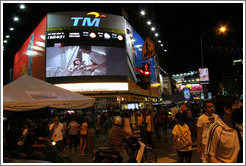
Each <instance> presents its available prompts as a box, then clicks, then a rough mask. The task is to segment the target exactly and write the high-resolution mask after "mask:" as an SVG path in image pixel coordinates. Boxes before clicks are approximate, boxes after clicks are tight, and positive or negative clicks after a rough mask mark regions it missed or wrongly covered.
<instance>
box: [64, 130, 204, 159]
mask: <svg viewBox="0 0 246 166" xmlns="http://www.w3.org/2000/svg"><path fill="white" fill-rule="evenodd" d="M171 132H172V130H171V129H168V130H167V135H166V137H165V138H164V140H162V141H158V139H157V138H156V137H155V136H153V142H154V146H155V147H154V148H153V150H154V152H155V153H156V156H157V162H158V163H176V162H177V161H178V156H177V153H176V152H175V151H174V150H173V148H172V144H173V140H172V134H171ZM192 141H193V146H192V147H193V154H192V160H191V161H192V163H201V160H200V159H199V154H198V153H197V151H196V137H192ZM98 145H99V147H107V146H108V141H107V135H106V134H102V135H100V138H99V140H98ZM65 153H66V154H67V155H69V156H70V158H71V160H72V162H73V163H92V162H93V161H92V158H93V156H92V155H91V156H90V155H87V156H84V157H81V156H80V154H79V151H77V152H75V151H72V152H65Z"/></svg>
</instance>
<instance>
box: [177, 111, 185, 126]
mask: <svg viewBox="0 0 246 166" xmlns="http://www.w3.org/2000/svg"><path fill="white" fill-rule="evenodd" d="M175 120H176V121H177V123H178V124H180V125H183V124H184V117H183V115H182V114H181V113H179V112H178V113H177V114H176V115H175Z"/></svg>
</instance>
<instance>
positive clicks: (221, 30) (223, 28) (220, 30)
mask: <svg viewBox="0 0 246 166" xmlns="http://www.w3.org/2000/svg"><path fill="white" fill-rule="evenodd" d="M211 31H214V30H207V31H204V32H203V33H202V34H201V37H200V45H201V63H202V68H204V62H203V47H202V39H203V36H204V35H205V34H206V33H208V32H211ZM226 31H227V28H226V27H225V26H221V27H220V28H219V32H221V33H224V32H226ZM204 91H206V86H205V84H204Z"/></svg>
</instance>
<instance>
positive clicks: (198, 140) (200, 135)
mask: <svg viewBox="0 0 246 166" xmlns="http://www.w3.org/2000/svg"><path fill="white" fill-rule="evenodd" d="M201 140H202V127H197V152H198V153H200V154H201V152H202V147H201Z"/></svg>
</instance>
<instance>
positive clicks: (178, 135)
mask: <svg viewBox="0 0 246 166" xmlns="http://www.w3.org/2000/svg"><path fill="white" fill-rule="evenodd" d="M175 119H176V121H177V124H176V125H175V126H174V128H173V131H172V134H173V145H174V148H175V151H177V154H178V162H179V163H183V161H185V162H186V163H190V162H191V157H192V140H191V132H190V129H189V126H188V125H187V124H186V123H185V121H184V117H183V115H182V114H181V113H177V114H176V115H175ZM181 139H185V140H187V141H188V142H189V144H188V145H187V146H185V147H184V148H183V149H176V147H175V146H176V144H178V141H179V140H181Z"/></svg>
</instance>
